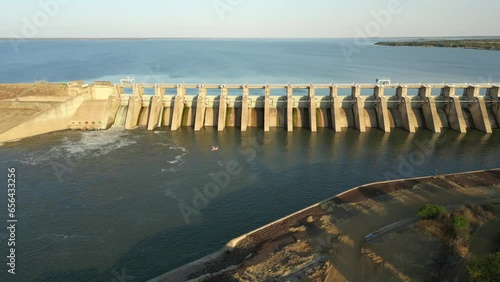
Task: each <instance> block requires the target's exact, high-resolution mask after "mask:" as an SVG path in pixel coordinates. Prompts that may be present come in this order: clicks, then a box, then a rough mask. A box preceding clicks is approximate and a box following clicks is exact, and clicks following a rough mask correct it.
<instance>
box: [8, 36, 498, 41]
mask: <svg viewBox="0 0 500 282" xmlns="http://www.w3.org/2000/svg"><path fill="white" fill-rule="evenodd" d="M495 37H499V38H500V35H484V36H483V35H472V36H466V35H464V36H446V35H443V36H387V37H362V38H367V39H384V38H391V39H392V38H394V39H396V38H495ZM355 38H360V37H201V36H200V37H160V36H158V37H29V38H25V37H11V38H9V37H0V40H158V39H188V40H192V39H210V40H214V39H215V40H218V39H355Z"/></svg>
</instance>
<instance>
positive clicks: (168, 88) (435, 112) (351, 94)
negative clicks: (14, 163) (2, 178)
mask: <svg viewBox="0 0 500 282" xmlns="http://www.w3.org/2000/svg"><path fill="white" fill-rule="evenodd" d="M499 88H500V87H499V85H498V84H481V85H480V84H477V85H472V84H455V85H445V84H406V85H403V84H390V85H384V86H379V85H373V84H350V85H341V84H314V85H313V84H310V85H298V84H287V85H284V84H266V85H246V84H245V85H188V84H112V83H111V82H106V81H104V82H94V83H93V84H90V85H86V84H83V82H71V83H70V84H69V87H68V96H69V97H71V99H72V100H75V99H77V100H78V101H79V102H78V103H76V104H75V103H70V104H68V105H67V106H65V104H64V103H68V101H65V102H61V103H60V104H59V106H60V107H62V109H59V112H61V110H62V111H63V112H64V114H63V115H61V114H56V115H51V114H50V113H46V114H45V115H47V116H49V117H50V118H51V120H52V122H53V123H57V124H58V125H57V128H55V127H54V129H52V128H50V127H49V128H47V129H46V130H43V132H42V131H40V130H38V131H34V132H30V130H29V129H26V128H22V129H21V130H17V133H16V134H12V132H10V133H9V130H7V131H6V132H5V131H4V132H0V142H5V141H10V140H13V139H19V138H23V135H25V136H24V137H27V136H32V135H36V134H41V133H46V132H50V131H52V130H62V129H80V130H100V129H107V128H109V127H110V126H112V125H116V126H123V127H124V128H125V129H127V130H129V129H134V128H137V127H141V126H142V127H145V128H147V130H154V129H155V128H158V127H170V129H171V130H177V129H179V128H180V127H181V126H188V127H193V128H194V130H195V131H199V130H201V129H202V128H203V127H216V128H217V130H218V131H224V129H225V128H226V127H238V128H240V129H241V131H246V130H247V128H248V127H258V128H262V129H263V130H264V131H269V130H270V128H272V127H282V128H285V129H286V130H287V131H293V129H294V128H295V127H306V128H309V129H310V130H311V131H312V132H315V131H316V130H317V128H320V127H325V128H331V129H332V130H334V131H336V132H340V131H341V130H342V128H345V127H352V128H356V129H358V130H359V131H360V132H364V131H366V129H367V128H380V129H381V130H382V131H384V132H390V131H391V129H392V128H395V127H400V128H404V129H405V130H408V131H409V132H415V130H416V129H417V128H427V129H429V130H431V131H433V132H436V133H439V132H441V129H442V128H452V129H454V130H457V131H459V132H462V133H465V132H467V130H468V129H472V128H475V129H477V130H480V131H483V132H485V133H492V131H493V129H497V128H499V124H500V109H499V97H498V94H499ZM209 92H210V93H211V94H209ZM214 93H215V94H214ZM235 93H236V95H235ZM276 93H277V94H276ZM319 93H322V94H319ZM80 100H81V101H80ZM2 102H4V103H6V102H7V103H8V102H10V103H18V104H19V101H17V100H16V101H9V100H3V101H2ZM17 107H18V108H19V105H18V106H17ZM75 107H76V108H75ZM21 108H22V106H21ZM28 108H29V107H26V110H27V111H28ZM68 109H69V110H68ZM45 111H50V109H48V110H45ZM39 114H40V113H39ZM47 118H48V117H47ZM40 119H43V117H39V119H36V120H32V121H30V120H28V121H24V122H30V124H31V125H33V124H35V123H43V121H41V120H40ZM24 122H23V123H24ZM44 124H46V123H44Z"/></svg>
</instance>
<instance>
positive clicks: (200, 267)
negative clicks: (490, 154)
mask: <svg viewBox="0 0 500 282" xmlns="http://www.w3.org/2000/svg"><path fill="white" fill-rule="evenodd" d="M498 200H500V169H496V170H490V171H479V172H470V173H463V174H454V175H446V176H439V177H424V178H418V179H410V180H401V181H392V182H382V183H374V184H369V185H365V186H361V187H358V188H356V189H353V190H350V191H348V192H345V193H343V194H341V195H338V196H336V197H334V198H332V199H329V200H326V201H324V202H322V203H319V204H316V205H313V206H311V207H309V208H307V209H304V210H302V211H300V212H298V213H295V214H293V215H291V216H288V217H286V218H284V219H281V220H279V221H276V222H274V223H272V224H269V225H267V226H265V227H262V228H260V229H258V230H255V231H253V232H250V233H248V234H245V235H244V236H242V237H240V238H238V239H237V240H236V241H234V240H233V241H232V243H231V244H232V245H233V246H229V245H228V246H226V248H224V249H223V250H221V251H220V252H218V253H216V254H215V255H213V256H211V257H205V258H203V259H201V260H199V261H196V262H194V263H191V264H188V265H185V266H183V267H181V268H178V269H175V270H173V271H171V272H169V273H166V274H165V275H163V276H160V277H157V278H155V279H152V280H151V281H186V280H190V279H193V281H265V280H273V279H275V280H276V279H287V280H289V281H367V280H366V279H368V278H370V279H371V278H373V279H375V280H378V279H385V280H384V281H420V279H419V277H417V276H416V275H417V274H415V273H416V272H419V271H421V269H418V268H412V267H411V265H412V264H408V265H405V264H400V263H397V261H398V260H397V259H395V260H394V258H393V257H391V256H390V255H389V254H391V249H390V248H389V249H387V248H386V249H383V250H382V251H380V250H379V252H378V253H376V252H374V251H373V250H375V249H376V248H371V249H370V248H368V247H367V244H368V242H366V241H365V236H366V235H367V234H369V233H371V232H374V231H376V230H378V229H380V228H382V227H385V226H388V225H391V224H393V223H395V222H398V221H404V220H407V219H408V218H411V217H414V216H415V214H416V212H417V211H418V209H419V208H420V207H421V206H422V205H424V204H427V203H433V204H440V205H446V206H460V205H463V204H465V203H484V202H485V201H490V202H494V201H498ZM403 228H407V227H404V226H403ZM395 230H396V231H397V230H400V229H395ZM394 232H395V231H389V232H387V233H386V234H385V235H383V236H380V237H383V238H390V236H396V237H397V234H396V235H395V233H394ZM499 232H500V231H499ZM411 236H415V237H414V238H413V237H411ZM408 238H413V239H414V240H415V241H414V242H412V241H411V240H409V241H406V245H405V246H404V247H407V249H408V252H416V253H415V254H410V255H411V257H415V258H416V259H417V258H418V259H420V260H422V262H420V263H421V264H422V267H424V268H425V266H426V265H427V264H429V263H430V264H432V263H433V262H434V261H433V259H435V258H434V257H432V256H430V254H429V253H428V252H429V250H431V249H433V248H435V247H436V246H437V245H436V244H433V241H432V240H431V239H429V238H426V237H425V236H423V235H422V236H420V235H415V234H412V235H409V237H408ZM376 240H378V239H376ZM384 240H385V239H384ZM396 241H397V240H396ZM394 246H395V248H394V249H395V250H396V249H397V248H396V245H394ZM419 246H422V247H421V248H420V247H419ZM377 250H378V249H377ZM416 263H419V262H416Z"/></svg>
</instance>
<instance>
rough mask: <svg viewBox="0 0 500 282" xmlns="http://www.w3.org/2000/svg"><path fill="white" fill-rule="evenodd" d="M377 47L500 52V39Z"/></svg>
mask: <svg viewBox="0 0 500 282" xmlns="http://www.w3.org/2000/svg"><path fill="white" fill-rule="evenodd" d="M375 45H383V46H413V47H445V48H465V49H479V50H495V51H500V39H462V40H423V39H421V40H416V41H383V42H377V43H375Z"/></svg>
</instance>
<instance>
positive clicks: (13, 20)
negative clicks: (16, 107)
mask: <svg viewBox="0 0 500 282" xmlns="http://www.w3.org/2000/svg"><path fill="white" fill-rule="evenodd" d="M391 1H396V2H398V3H400V8H398V9H397V11H398V12H396V13H391V19H390V21H388V23H387V24H386V23H385V22H384V21H381V20H380V19H379V20H378V22H379V23H378V25H379V26H380V27H381V28H380V29H379V30H377V29H376V27H375V29H374V32H373V33H372V34H374V35H376V36H375V37H393V36H395V37H404V36H417V37H426V36H498V35H500V28H499V27H500V24H499V21H498V15H499V14H498V13H499V11H500V1H498V0H475V1H472V0H438V1H436V0H355V1H348V0H308V1H306V0H140V1H139V0H100V1H98V0H22V1H19V0H16V1H14V0H0V3H1V4H2V9H1V10H0V37H16V36H17V37H357V36H359V35H358V33H359V30H362V31H365V30H366V29H367V27H370V22H372V21H375V22H377V17H376V16H374V12H375V13H377V12H379V11H381V10H388V6H389V3H390V2H391ZM41 3H52V4H54V3H58V4H57V5H56V7H55V8H51V9H44V8H43V7H42V5H41ZM49 6H50V5H49ZM52 6H53V5H52ZM216 7H217V8H216ZM51 11H54V12H51ZM382 24H384V25H385V26H382ZM31 25H32V26H31ZM33 26H34V27H35V28H33Z"/></svg>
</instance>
